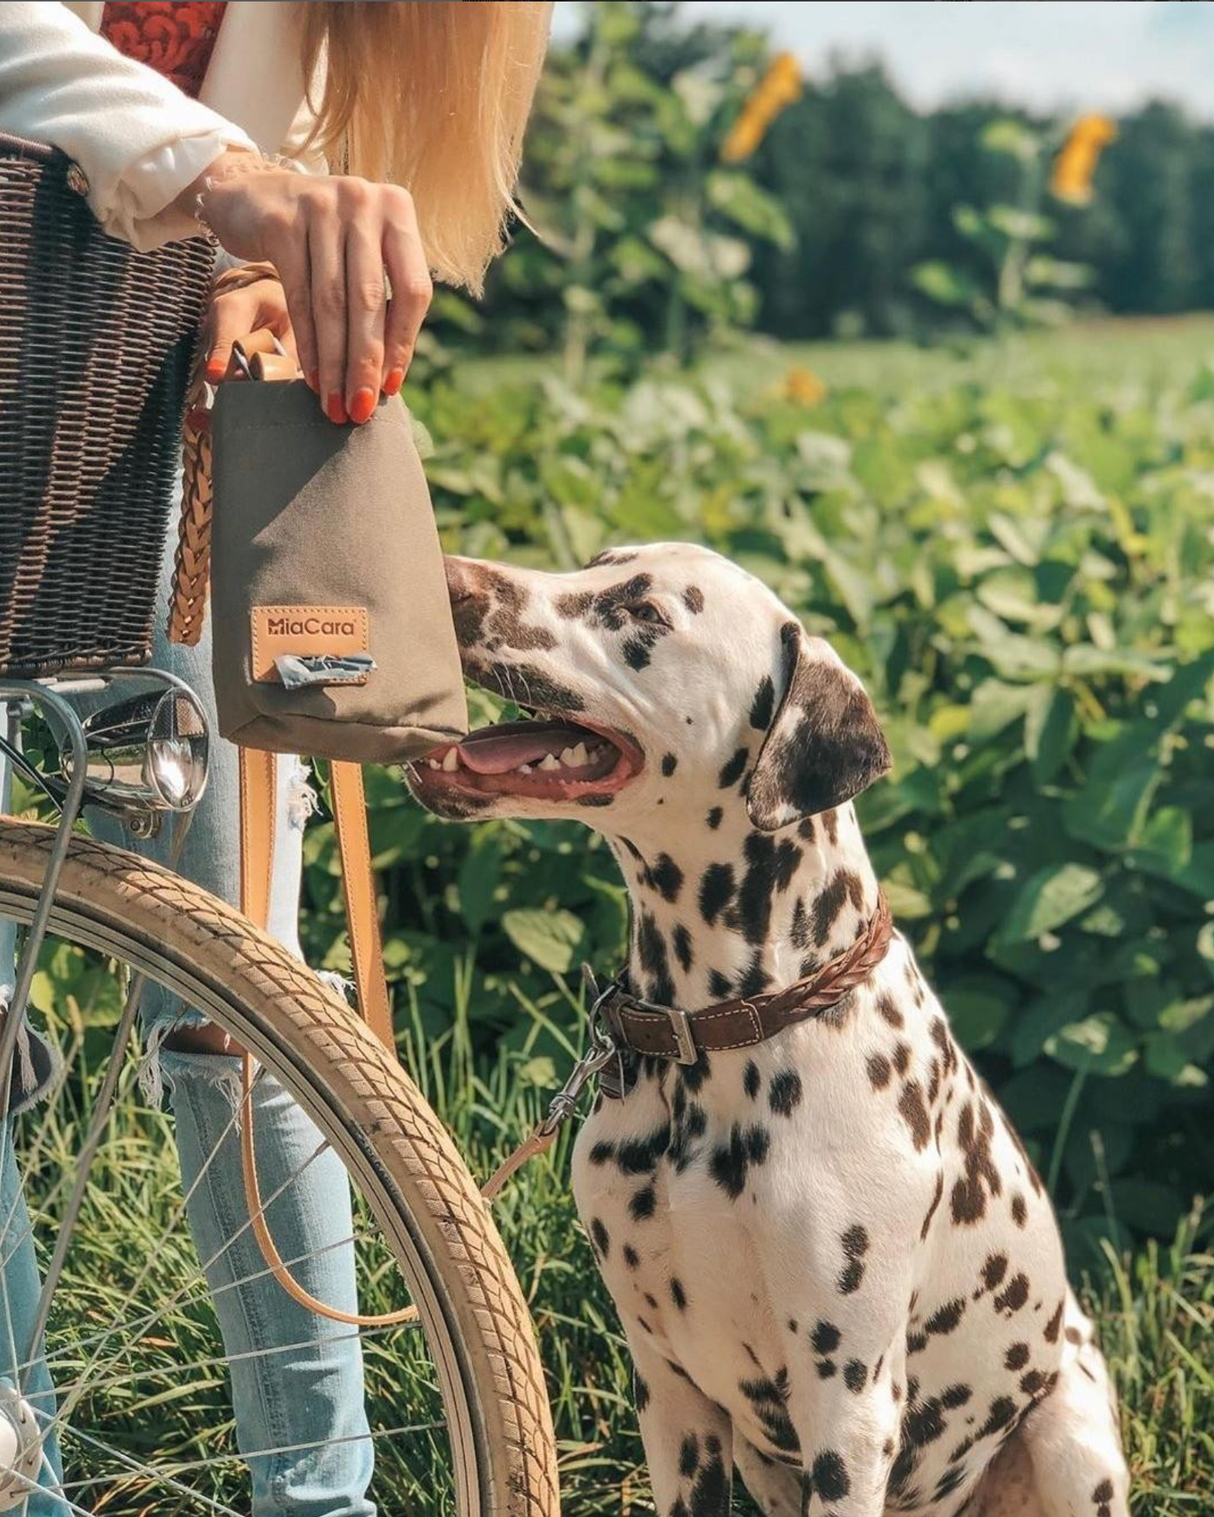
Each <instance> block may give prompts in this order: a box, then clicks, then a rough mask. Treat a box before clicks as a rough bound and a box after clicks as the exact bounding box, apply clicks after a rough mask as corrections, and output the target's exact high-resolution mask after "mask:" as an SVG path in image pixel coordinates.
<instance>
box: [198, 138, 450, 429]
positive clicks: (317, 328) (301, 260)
mask: <svg viewBox="0 0 1214 1517" xmlns="http://www.w3.org/2000/svg"><path fill="white" fill-rule="evenodd" d="M249 158H250V155H249V154H246V153H237V152H229V153H225V154H224V156H223V157H222V158H221V159H219V160H218V162H217V163H214V164H212V165H211V167H210V168H209V169H208V170H207V172H206V173H205V174H203V175H202V176H201V177H200V180H199V181H197V182H196V183H195V184H194V185H191V186H190V188H189V189H187V190H186V191H184V192H183V194H182V196H181V197H180V202H179V203H180V204H181V205H182V207H183V208H185V209H188V210H190V211H191V212H192V211H193V209H194V205H195V201H196V200H198V199H199V196H201V199H200V205H201V209H202V211H203V213H204V215H205V217H206V220H207V223H208V225H209V226H210V227H211V230H212V231H213V232H214V233H215V236H216V237H217V238H218V239H219V241H220V243H221V244H222V245H223V247H224V248H226V249H227V251H228V252H229V253H232V254H234V255H235V256H236V257H237V258H246V259H250V260H266V261H268V262H269V263H272V264H273V265H274V267H275V268H276V269H277V270H278V274H279V278H280V279H281V280H282V286H283V289H284V291H285V294H286V303H287V312H288V315H289V317H290V324H291V327H292V328H293V330H294V333H295V343H296V348H297V350H298V355H299V363H300V367H301V368H302V370H303V373H304V375H305V377H306V378H307V380H308V383H309V384H310V385H311V386H312V388H313V389H314V390H315V391H316V392H317V394H318V395H319V396H320V397H321V399H322V402H323V404H324V409H325V414H326V415H327V416H328V417H329V419H330V420H331V421H346V420H347V419H348V420H351V421H357V422H363V421H366V420H367V419H368V417H369V416H370V415H371V413H372V412H373V411H374V409H375V404H376V401H377V400H378V399H379V394H380V391H381V390H383V391H384V392H385V393H386V394H388V395H394V394H395V393H396V392H397V390H399V389H400V386H401V384H402V383H403V381H404V378H405V374H406V373H407V372H408V368H409V363H410V360H411V359H412V356H413V347H414V343H415V342H416V340H417V334H418V331H419V329H420V328H421V324H422V321H423V319H424V318H425V315H426V311H427V310H428V309H429V305H430V296H431V283H430V271H429V269H428V267H427V264H426V255H425V251H424V249H423V247H422V242H421V237H420V236H419V234H418V229H417V216H416V214H415V212H414V209H413V199H412V197H411V196H410V194H409V193H408V191H407V190H403V189H400V188H399V187H398V186H396V185H390V184H371V183H369V182H368V181H367V180H365V179H355V178H351V177H349V176H345V175H341V176H331V177H322V176H312V175H308V174H295V173H291V172H290V171H289V170H278V169H274V168H272V167H254V166H253V165H252V164H250V163H249V162H248V160H249ZM208 179H210V180H211V187H210V188H209V189H207V188H206V182H207V180H208ZM389 292H390V298H389Z"/></svg>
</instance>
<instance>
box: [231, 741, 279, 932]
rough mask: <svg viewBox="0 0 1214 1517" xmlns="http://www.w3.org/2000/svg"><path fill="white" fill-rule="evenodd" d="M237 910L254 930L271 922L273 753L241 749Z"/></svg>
mask: <svg viewBox="0 0 1214 1517" xmlns="http://www.w3.org/2000/svg"><path fill="white" fill-rule="evenodd" d="M239 751H240V909H241V911H242V912H243V913H244V914H245V916H247V917H248V919H249V921H250V922H252V923H253V924H254V925H255V926H257V927H265V926H266V924H267V923H268V922H269V920H270V881H271V879H272V877H273V867H274V814H275V812H276V810H277V793H276V789H275V779H276V777H277V773H278V770H277V765H276V762H275V758H274V755H273V754H272V753H263V752H262V751H261V750H260V749H258V748H241V749H240V750H239Z"/></svg>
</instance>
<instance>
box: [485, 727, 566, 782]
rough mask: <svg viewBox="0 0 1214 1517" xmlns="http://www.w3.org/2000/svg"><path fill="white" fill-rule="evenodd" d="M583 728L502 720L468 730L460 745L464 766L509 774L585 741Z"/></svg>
mask: <svg viewBox="0 0 1214 1517" xmlns="http://www.w3.org/2000/svg"><path fill="white" fill-rule="evenodd" d="M586 738H587V733H586V731H585V729H584V728H579V727H570V726H567V725H566V724H565V723H564V722H503V723H501V725H500V726H497V727H482V728H481V729H480V730H479V731H477V732H470V733H469V734H468V736H467V737H466V738H465V739H464V740H463V742H462V743H461V744H460V745H459V754H460V758H461V760H462V761H463V763H464V766H465V767H466V768H468V769H471V770H472V771H473V773H474V774H508V773H509V772H510V770H511V769H517V768H518V766H519V765H520V764H538V763H539V762H540V761H541V760H542V759H543V758H544V757H545V756H546V755H547V754H549V753H553V754H556V755H557V756H558V757H559V756H560V754H561V751H562V749H565V748H574V747H576V746H577V744H578V743H584V742H585V741H586Z"/></svg>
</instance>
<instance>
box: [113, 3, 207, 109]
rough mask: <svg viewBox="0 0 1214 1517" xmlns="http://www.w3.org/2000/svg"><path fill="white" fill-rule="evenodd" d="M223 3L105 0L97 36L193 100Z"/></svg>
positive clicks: (201, 77) (202, 74)
mask: <svg viewBox="0 0 1214 1517" xmlns="http://www.w3.org/2000/svg"><path fill="white" fill-rule="evenodd" d="M225 4H226V0H116V3H115V0H107V4H106V6H105V10H104V12H103V14H102V21H101V35H102V36H103V37H104V38H105V39H106V41H107V42H110V43H112V44H113V46H114V47H116V48H117V49H118V51H119V52H120V53H122V54H123V56H124V57H127V58H133V59H134V60H135V61H136V62H137V63H146V64H147V65H148V67H149V68H154V69H155V70H156V72H157V73H158V74H163V75H164V77H165V78H166V79H168V80H170V81H171V82H172V83H173V84H175V85H176V86H177V88H178V89H179V90H181V91H182V92H183V93H184V94H187V95H189V96H191V97H192V98H194V99H197V97H198V91H199V90H200V89H201V88H202V80H203V76H204V75H205V74H206V71H207V64H208V63H210V61H211V52H212V50H213V48H214V46H215V38H216V36H217V35H218V32H219V23H220V22H221V21H222V20H223V13H224V9H225Z"/></svg>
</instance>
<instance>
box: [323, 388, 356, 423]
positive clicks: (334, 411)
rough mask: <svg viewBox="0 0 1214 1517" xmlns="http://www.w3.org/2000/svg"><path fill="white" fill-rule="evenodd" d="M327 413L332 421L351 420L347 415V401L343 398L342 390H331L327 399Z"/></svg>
mask: <svg viewBox="0 0 1214 1517" xmlns="http://www.w3.org/2000/svg"><path fill="white" fill-rule="evenodd" d="M325 415H326V416H327V417H328V418H329V420H330V421H349V419H350V418H349V417H348V416H347V415H346V403H345V401H344V400H343V399H342V398H341V391H340V390H330V391H329V398H328V400H326V401H325Z"/></svg>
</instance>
